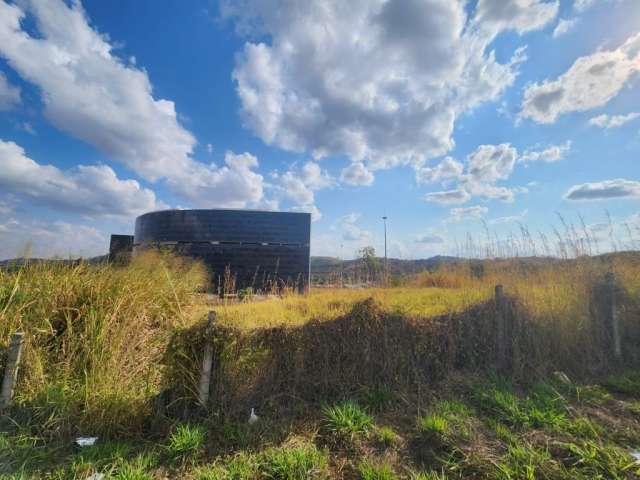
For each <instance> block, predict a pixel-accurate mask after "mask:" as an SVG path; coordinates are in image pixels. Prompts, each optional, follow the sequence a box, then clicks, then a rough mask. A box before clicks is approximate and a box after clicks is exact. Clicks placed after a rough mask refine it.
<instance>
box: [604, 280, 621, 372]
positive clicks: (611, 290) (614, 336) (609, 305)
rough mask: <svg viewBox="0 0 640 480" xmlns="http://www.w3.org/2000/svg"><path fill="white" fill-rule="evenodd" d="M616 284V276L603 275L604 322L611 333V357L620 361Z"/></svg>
mask: <svg viewBox="0 0 640 480" xmlns="http://www.w3.org/2000/svg"><path fill="white" fill-rule="evenodd" d="M617 289H618V287H617V284H616V276H615V274H614V273H613V272H608V273H607V274H606V275H605V292H606V295H605V298H606V299H607V301H606V302H605V305H606V310H605V321H606V322H607V324H608V325H607V327H608V328H609V331H610V332H611V344H612V345H611V347H612V350H613V355H614V357H615V359H616V360H620V359H621V358H622V342H621V338H620V321H619V318H618V305H617V298H616V296H617Z"/></svg>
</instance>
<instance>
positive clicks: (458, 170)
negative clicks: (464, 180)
mask: <svg viewBox="0 0 640 480" xmlns="http://www.w3.org/2000/svg"><path fill="white" fill-rule="evenodd" d="M463 170H464V165H462V163H460V162H458V161H456V160H454V159H453V158H451V157H446V158H445V159H444V160H442V161H441V162H440V163H438V164H437V165H436V166H435V167H420V168H418V169H416V181H417V182H418V183H431V182H439V181H442V180H448V179H453V178H458V177H459V176H460V175H461V174H462V171H463Z"/></svg>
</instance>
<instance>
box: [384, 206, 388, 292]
mask: <svg viewBox="0 0 640 480" xmlns="http://www.w3.org/2000/svg"><path fill="white" fill-rule="evenodd" d="M382 221H383V222H384V285H385V286H386V285H387V276H388V274H389V270H388V269H387V216H386V215H385V216H384V217H382Z"/></svg>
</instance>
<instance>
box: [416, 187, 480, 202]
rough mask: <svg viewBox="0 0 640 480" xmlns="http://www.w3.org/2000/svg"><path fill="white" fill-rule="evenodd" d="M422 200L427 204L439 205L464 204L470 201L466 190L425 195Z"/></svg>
mask: <svg viewBox="0 0 640 480" xmlns="http://www.w3.org/2000/svg"><path fill="white" fill-rule="evenodd" d="M424 199H425V200H426V201H427V202H434V203H439V204H441V205H452V204H453V205H455V204H461V203H466V202H468V201H469V200H470V199H471V195H469V193H468V192H467V191H466V190H463V189H459V188H458V189H455V190H443V191H441V192H430V193H426V194H425V196H424Z"/></svg>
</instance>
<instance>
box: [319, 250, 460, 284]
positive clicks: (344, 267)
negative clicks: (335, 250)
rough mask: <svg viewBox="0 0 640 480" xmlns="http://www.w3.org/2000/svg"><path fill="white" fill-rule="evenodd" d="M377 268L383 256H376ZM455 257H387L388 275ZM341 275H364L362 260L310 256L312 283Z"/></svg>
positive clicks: (433, 265) (430, 266) (412, 271)
mask: <svg viewBox="0 0 640 480" xmlns="http://www.w3.org/2000/svg"><path fill="white" fill-rule="evenodd" d="M376 260H377V263H378V269H379V270H381V269H383V268H384V258H377V259H376ZM459 260H460V259H459V258H457V257H448V256H443V255H437V256H435V257H431V258H422V259H417V260H401V259H399V258H389V259H388V260H387V265H388V266H387V268H388V273H389V275H390V276H404V275H411V274H415V273H419V272H423V271H425V270H429V271H432V270H435V269H436V268H438V266H440V265H442V264H443V263H452V262H457V261H459ZM341 272H342V275H343V276H346V277H348V278H351V279H354V278H356V277H363V276H364V275H365V272H364V269H363V265H362V260H360V259H354V260H340V259H339V258H335V257H311V277H312V278H311V280H312V282H313V283H318V282H332V281H335V280H336V279H337V278H339V277H340V273H341Z"/></svg>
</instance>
